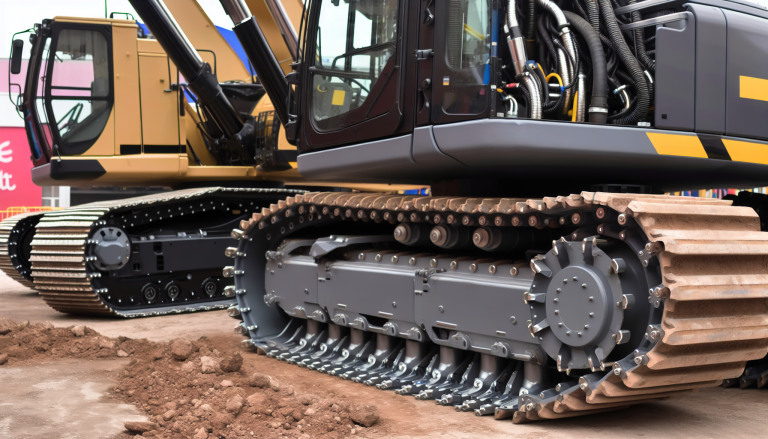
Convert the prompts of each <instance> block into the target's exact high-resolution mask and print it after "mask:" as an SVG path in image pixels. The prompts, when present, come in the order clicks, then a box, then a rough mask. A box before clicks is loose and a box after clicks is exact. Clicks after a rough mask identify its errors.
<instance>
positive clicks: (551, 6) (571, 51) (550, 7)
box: [510, 0, 618, 107]
mask: <svg viewBox="0 0 768 439" xmlns="http://www.w3.org/2000/svg"><path fill="white" fill-rule="evenodd" d="M510 1H514V0H510ZM537 2H538V4H539V5H540V6H541V7H542V8H544V9H546V10H547V11H549V13H550V14H552V16H553V17H554V18H555V22H556V23H557V28H558V31H559V32H560V37H561V38H562V39H563V45H564V46H565V50H566V51H567V52H568V55H569V56H570V57H571V58H573V59H576V49H575V46H574V45H573V35H571V31H570V30H569V24H568V21H567V20H566V19H565V15H564V14H563V11H562V10H561V9H560V7H559V6H557V5H556V4H555V3H554V2H551V1H550V0H537ZM611 12H613V11H611ZM617 28H618V27H617ZM561 64H562V63H561ZM575 69H576V66H575V65H574V66H569V65H568V63H565V65H561V71H562V72H561V73H560V76H561V77H562V78H563V82H570V78H572V77H574V76H575V74H576V71H575ZM566 72H567V73H566ZM563 73H566V75H567V76H568V78H567V79H566V77H565V76H563ZM572 95H573V90H567V91H566V95H565V106H566V107H568V106H569V104H570V102H571V97H572Z"/></svg>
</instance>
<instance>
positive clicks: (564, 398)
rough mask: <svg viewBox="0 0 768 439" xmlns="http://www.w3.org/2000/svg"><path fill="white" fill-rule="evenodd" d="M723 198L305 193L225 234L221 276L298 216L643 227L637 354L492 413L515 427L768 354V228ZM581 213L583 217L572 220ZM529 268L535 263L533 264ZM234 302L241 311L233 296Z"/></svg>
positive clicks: (646, 395)
mask: <svg viewBox="0 0 768 439" xmlns="http://www.w3.org/2000/svg"><path fill="white" fill-rule="evenodd" d="M730 204H731V202H730V201H725V200H713V199H697V198H680V197H674V196H665V195H634V194H609V193H594V192H583V193H581V194H580V195H570V196H567V197H547V198H543V199H480V198H474V199H473V198H453V197H414V196H401V195H383V194H349V193H311V194H305V195H299V196H296V197H291V198H288V199H286V200H284V201H281V202H279V203H277V204H274V205H272V206H270V208H269V209H263V210H262V212H261V213H257V214H254V215H253V216H252V218H251V219H250V220H249V221H243V222H241V229H237V230H234V231H233V232H232V236H233V237H236V238H238V239H241V245H240V247H238V249H239V251H238V253H242V254H238V255H234V254H233V255H232V256H236V259H235V266H234V267H229V268H227V269H225V273H226V271H227V270H229V275H233V274H234V276H235V280H236V287H235V288H241V287H239V286H238V283H242V282H238V276H245V275H246V270H245V268H247V265H245V254H244V253H243V249H244V248H245V245H244V243H243V241H252V240H254V239H266V241H268V242H270V245H271V246H272V248H275V247H276V244H275V243H276V242H279V241H280V240H282V239H283V238H284V237H286V236H287V235H289V234H290V233H291V232H290V230H288V229H293V225H294V223H297V222H302V223H303V222H305V221H309V222H314V223H316V225H321V224H324V223H328V222H331V221H334V220H335V221H338V220H347V221H375V222H380V221H389V222H391V223H393V224H394V223H397V222H408V221H411V222H417V221H425V222H429V223H432V224H439V223H448V224H457V225H458V224H461V225H464V226H477V225H481V226H507V225H511V226H513V227H514V226H524V225H527V226H529V227H537V228H546V227H558V224H563V222H567V221H568V219H569V218H570V219H571V220H574V219H579V218H580V217H583V216H585V214H586V213H595V212H601V213H602V215H603V216H604V220H605V221H606V222H605V223H601V224H598V225H596V226H595V227H594V232H591V228H589V227H587V228H585V229H578V230H577V231H576V232H574V233H573V235H572V236H570V239H571V240H574V241H575V240H581V239H583V238H586V237H587V236H590V235H602V234H605V235H609V234H610V233H612V232H610V231H609V229H610V230H613V231H615V232H618V233H615V235H616V237H618V238H620V239H622V240H623V239H624V236H625V235H624V232H625V231H626V230H630V229H632V228H634V229H637V230H638V231H641V232H642V233H643V234H644V238H645V240H646V241H647V243H646V244H645V247H644V248H642V247H641V250H639V251H638V253H639V257H640V259H641V260H642V261H643V263H644V264H645V265H646V267H649V266H654V265H656V266H660V270H659V271H660V275H661V283H660V284H659V285H658V286H655V287H651V288H650V291H649V296H648V301H649V302H650V303H651V304H653V306H654V307H655V308H656V309H657V310H659V311H661V317H660V322H659V324H658V325H655V326H651V327H649V328H648V332H647V333H646V334H645V337H646V340H645V341H643V342H642V343H641V344H640V346H639V347H638V349H637V350H635V351H634V352H633V353H632V354H630V355H628V356H627V357H626V358H624V359H622V360H620V361H616V362H615V363H613V365H612V367H611V365H606V364H602V363H601V364H599V365H593V366H592V371H593V373H592V374H585V375H582V376H581V377H579V382H578V385H573V386H562V387H561V386H560V385H558V386H557V387H556V388H554V389H550V390H548V391H545V392H542V393H541V394H537V395H524V396H521V397H520V403H519V406H518V407H516V408H514V409H512V408H510V410H504V407H500V408H497V409H496V417H497V418H505V417H512V418H513V421H514V422H516V423H521V422H528V421H535V420H541V419H555V418H563V417H571V416H579V415H584V414H592V413H599V412H602V411H606V410H614V409H619V408H624V407H627V406H629V405H632V404H635V403H641V402H647V401H650V400H659V399H668V398H672V397H675V396H677V395H680V394H685V393H691V392H695V391H697V390H698V389H699V388H702V387H708V386H715V385H719V384H720V383H721V382H722V381H723V380H724V379H728V378H733V377H737V376H739V375H740V374H741V373H742V372H743V370H744V366H745V364H746V362H747V361H749V360H754V359H758V358H762V357H763V356H765V355H766V352H767V351H768V274H765V268H764V267H765V265H766V264H768V235H767V234H765V233H762V232H760V220H759V218H758V216H757V214H756V213H755V212H754V211H753V210H752V209H751V208H748V207H732V206H731V205H730ZM601 207H602V208H603V209H602V210H601V209H600V208H601ZM577 213H578V214H579V215H580V217H575V216H573V215H574V214H577ZM596 217H598V218H600V216H599V214H598V215H596ZM608 220H610V221H611V222H608ZM574 223H576V221H574ZM287 226H290V227H287ZM590 232H591V233H590ZM585 243H586V240H585ZM534 261H535V258H534ZM534 261H532V262H534ZM657 264H658V265H657ZM532 268H533V269H534V271H535V269H536V267H535V265H534V264H532ZM256 274H258V273H256ZM262 275H263V274H262ZM241 291H242V294H243V295H245V294H246V292H245V290H241ZM238 294H240V293H238ZM238 302H239V303H240V304H241V305H240V306H241V307H242V306H243V303H244V302H242V300H241V297H240V296H238ZM617 305H621V304H620V303H619V304H617ZM244 327H245V328H246V329H247V332H248V333H249V334H250V336H251V338H252V342H254V343H256V344H257V345H258V340H259V339H260V338H263V337H261V336H260V335H258V332H257V331H258V322H256V321H254V320H253V319H252V318H249V317H248V316H246V319H245V322H244ZM531 335H534V336H535V334H534V333H533V332H532V334H531ZM606 369H610V370H608V371H607V372H604V370H606ZM601 371H603V372H601Z"/></svg>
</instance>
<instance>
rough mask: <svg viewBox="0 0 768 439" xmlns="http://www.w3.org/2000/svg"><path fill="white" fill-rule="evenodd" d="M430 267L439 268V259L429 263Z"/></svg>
mask: <svg viewBox="0 0 768 439" xmlns="http://www.w3.org/2000/svg"><path fill="white" fill-rule="evenodd" d="M429 266H430V267H432V268H434V267H437V259H432V260H431V261H429Z"/></svg>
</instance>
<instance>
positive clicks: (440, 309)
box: [437, 305, 445, 312]
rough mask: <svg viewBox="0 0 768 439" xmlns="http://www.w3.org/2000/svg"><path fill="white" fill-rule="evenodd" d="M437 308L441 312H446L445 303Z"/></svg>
mask: <svg viewBox="0 0 768 439" xmlns="http://www.w3.org/2000/svg"><path fill="white" fill-rule="evenodd" d="M437 310H438V311H440V312H444V311H445V308H443V305H440V306H438V307H437Z"/></svg>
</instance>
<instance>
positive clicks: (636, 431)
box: [0, 274, 768, 439]
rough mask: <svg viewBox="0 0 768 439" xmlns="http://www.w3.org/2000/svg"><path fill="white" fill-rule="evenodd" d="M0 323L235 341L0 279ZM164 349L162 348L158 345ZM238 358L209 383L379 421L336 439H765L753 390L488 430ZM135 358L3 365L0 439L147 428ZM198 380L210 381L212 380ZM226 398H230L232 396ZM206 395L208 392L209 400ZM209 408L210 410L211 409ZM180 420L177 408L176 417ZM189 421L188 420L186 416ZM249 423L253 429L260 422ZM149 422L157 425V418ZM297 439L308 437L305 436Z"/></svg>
mask: <svg viewBox="0 0 768 439" xmlns="http://www.w3.org/2000/svg"><path fill="white" fill-rule="evenodd" d="M2 318H10V319H13V320H15V321H17V322H20V321H23V320H28V321H29V322H31V323H42V322H45V321H49V322H51V323H52V324H53V325H54V326H56V327H71V326H77V325H86V326H88V327H90V328H92V329H94V330H95V331H97V332H99V333H101V334H102V335H104V336H106V337H113V338H117V337H119V336H124V337H129V338H133V339H141V338H147V339H149V340H151V341H154V342H167V341H170V340H172V339H175V338H179V337H182V338H185V339H188V340H192V341H195V340H198V339H199V338H200V337H202V336H206V337H207V341H205V343H209V346H211V347H215V349H216V350H219V351H221V352H223V353H226V352H236V351H237V350H238V347H239V342H240V340H242V339H241V338H240V337H239V336H236V335H234V334H233V333H232V328H233V327H234V324H235V321H234V320H232V319H230V318H229V317H227V315H226V313H225V312H222V311H214V312H207V313H197V314H191V315H174V316H164V317H154V318H146V319H140V320H114V319H95V318H79V317H72V316H67V315H63V314H59V313H56V312H55V311H53V310H51V309H49V308H48V307H47V306H46V305H45V304H44V302H43V301H42V299H40V298H39V297H38V296H37V295H36V293H34V292H31V291H30V290H27V289H25V288H24V287H21V286H19V285H18V284H16V283H14V282H12V281H11V280H9V279H8V278H6V277H4V275H2V274H0V319H2ZM165 346H166V347H167V343H166V344H165ZM206 349H207V348H206ZM137 352H138V351H137ZM207 352H208V351H207V350H204V349H203V350H201V353H197V354H195V355H197V356H198V357H199V356H201V355H202V354H203V353H207ZM241 354H242V358H243V364H242V369H241V371H239V372H237V373H235V374H229V375H226V376H216V378H215V379H216V380H217V382H218V380H221V379H229V378H227V377H228V376H230V375H231V376H232V377H233V378H232V381H234V382H235V388H237V387H238V386H241V385H242V389H244V391H245V393H244V395H248V394H250V393H252V392H255V391H256V390H258V389H253V388H251V387H250V386H248V384H247V383H245V381H247V377H250V376H251V375H252V374H253V373H256V372H258V373H261V374H265V375H269V376H271V377H272V378H273V379H275V380H277V381H279V382H280V383H281V384H282V385H286V386H287V385H289V386H292V388H293V391H294V392H295V394H296V395H298V396H299V397H300V396H301V395H303V394H308V395H314V396H316V397H318V398H320V399H322V400H323V401H341V404H373V405H375V406H377V408H378V413H379V415H380V418H379V421H378V423H377V424H376V425H375V426H373V427H371V428H368V429H359V428H358V431H356V433H355V434H354V435H352V434H351V433H349V434H346V433H345V434H342V435H341V437H344V436H347V437H368V438H372V439H378V438H384V437H387V438H389V437H391V438H445V439H454V438H456V439H459V438H477V437H484V438H502V437H503V438H509V437H517V438H530V439H533V438H544V437H546V438H574V439H576V438H578V439H582V438H610V439H616V438H624V437H655V436H662V437H672V438H687V437H705V438H709V437H712V438H715V437H717V438H722V437H764V435H765V421H764V419H765V418H766V416H767V415H768V392H765V391H763V390H757V389H749V390H739V389H723V388H713V389H705V390H703V391H701V392H700V393H698V394H695V395H690V396H685V397H681V398H678V399H675V400H671V401H665V402H657V403H650V404H646V405H641V406H634V407H633V408H631V409H629V410H625V411H619V412H612V413H607V414H602V415H595V416H586V417H581V418H572V419H565V420H559V421H554V422H547V423H532V424H525V425H514V424H512V422H511V421H494V420H493V419H492V417H482V418H480V417H476V416H474V415H472V414H469V413H456V412H454V411H453V410H452V409H451V408H448V407H441V406H437V405H435V404H431V403H429V402H426V401H416V400H415V399H413V398H412V397H401V396H397V395H395V394H394V393H393V392H382V391H379V390H376V389H375V388H370V387H366V386H363V385H359V384H353V383H350V382H348V381H343V380H340V379H338V378H334V377H331V376H328V375H323V374H319V373H316V372H312V371H308V370H306V369H302V368H298V367H295V366H290V365H287V364H285V363H282V362H278V361H275V360H272V359H269V358H266V357H264V356H260V355H256V354H254V353H251V352H246V351H243V352H241ZM222 355H224V354H222ZM138 356H139V354H138V353H134V354H131V355H129V357H128V358H121V359H114V358H112V359H106V360H100V359H90V357H89V358H85V357H84V358H81V359H76V360H75V359H65V360H62V359H55V358H51V359H50V360H48V361H47V362H42V363H37V364H29V365H24V364H23V362H21V363H19V364H20V365H18V366H17V365H14V364H13V363H14V361H10V362H9V363H6V364H5V365H3V366H0V438H6V437H8V438H17V437H19V438H48V437H60V438H71V439H75V438H78V439H79V438H82V439H86V438H88V439H90V438H112V439H116V438H128V437H131V436H129V435H128V434H127V432H126V431H125V429H124V427H123V422H126V421H135V420H146V419H150V418H148V416H153V415H154V414H155V413H158V412H159V410H160V409H159V408H158V407H156V406H147V405H145V404H143V403H141V402H139V403H138V404H139V407H135V406H133V405H130V404H128V403H127V401H129V400H130V399H131V398H126V397H125V396H124V395H121V394H120V393H121V392H119V391H117V389H121V390H124V389H123V388H127V387H126V386H128V384H129V382H128V381H126V378H125V375H120V374H121V373H122V374H125V370H124V368H126V367H127V368H128V370H129V374H130V373H135V374H136V375H137V377H138V378H134V379H139V378H141V377H142V376H143V375H142V374H141V373H138V371H139V369H137V368H138V367H139V366H136V365H134V366H128V364H130V362H132V361H134V362H137V361H142V360H137V357H138ZM167 356H168V354H167V353H166V357H167ZM131 357H134V358H131ZM198 357H194V358H198ZM190 358H193V357H190ZM159 361H161V362H165V363H162V364H166V365H168V364H170V365H171V366H162V367H159V368H157V369H156V370H158V371H159V372H162V373H171V372H172V371H173V370H175V368H176V367H177V366H174V364H175V363H172V362H170V359H163V360H159ZM188 361H190V360H188ZM194 361H200V360H199V359H196V360H194ZM157 364H158V365H160V364H161V363H157ZM132 368H133V369H132ZM130 371H135V372H130ZM206 379H207V380H208V381H211V380H213V378H212V376H211V378H206ZM159 381H162V380H159ZM200 381H202V379H201V380H200ZM198 384H201V385H198V386H197V387H198V388H200V389H202V390H203V392H201V393H202V394H204V393H205V392H204V391H205V390H206V389H205V386H207V385H208V383H207V382H205V383H198ZM169 386H170V387H169ZM172 387H173V383H166V384H164V385H162V386H160V385H158V384H157V382H155V386H154V388H155V389H166V390H168V389H171V390H173V389H172ZM149 388H150V390H151V389H152V388H153V387H152V386H151V385H150V386H149ZM191 388H192V386H190V389H191ZM192 390H194V389H192ZM218 390H219V389H217V390H216V391H218ZM225 390H226V391H228V392H230V393H231V394H232V395H234V393H236V391H237V389H225ZM174 391H175V390H174ZM281 392H282V390H281ZM213 393H214V392H211V394H212V395H213ZM241 393H242V391H241ZM204 398H213V396H210V397H209V396H208V395H203V396H201V397H200V399H201V400H202V399H204ZM64 402H66V403H64ZM145 402H146V401H145ZM182 402H184V401H183V400H182ZM190 404H191V402H190ZM211 404H214V401H213V400H211ZM222 404H223V403H222ZM246 406H247V404H246ZM310 407H313V406H310ZM185 410H186V409H185ZM185 410H182V409H181V408H180V409H179V410H178V411H179V412H185ZM243 410H245V409H243ZM189 411H190V412H194V410H192V409H191V408H190V409H189ZM240 416H243V415H240ZM253 416H254V419H256V418H258V417H259V416H260V415H259V414H253ZM151 419H157V415H154V417H152V418H151ZM238 419H239V418H238ZM265 422H267V420H265ZM344 422H347V421H346V418H344V419H341V420H340V423H341V424H343V423H344ZM337 431H339V430H337ZM345 431H346V430H345ZM284 432H285V430H280V429H273V430H262V431H258V432H256V434H255V435H253V436H251V435H250V434H249V433H250V432H244V435H243V437H269V438H272V437H281V435H282V434H285V433H284ZM288 432H290V430H289V431H288ZM339 432H340V431H339ZM305 436H306V437H315V436H314V435H310V434H306V435H305ZM180 437H183V436H180ZM189 437H191V436H189Z"/></svg>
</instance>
